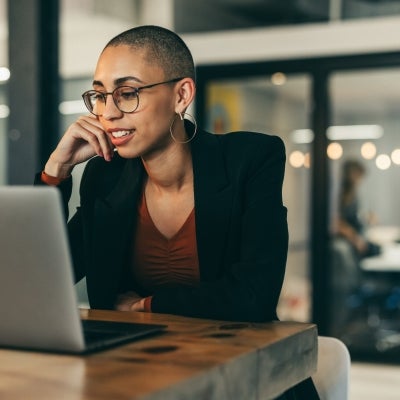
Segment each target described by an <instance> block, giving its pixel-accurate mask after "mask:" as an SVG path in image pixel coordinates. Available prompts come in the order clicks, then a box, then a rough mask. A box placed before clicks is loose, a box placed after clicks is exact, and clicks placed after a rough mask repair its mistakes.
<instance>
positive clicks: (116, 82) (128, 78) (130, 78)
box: [92, 76, 143, 87]
mask: <svg viewBox="0 0 400 400" xmlns="http://www.w3.org/2000/svg"><path fill="white" fill-rule="evenodd" d="M128 81H135V82H137V83H143V81H142V80H140V79H139V78H136V77H135V76H123V77H122V78H117V79H115V80H114V86H119V85H121V84H123V83H126V82H128ZM92 84H93V86H102V87H104V84H103V82H102V81H98V80H94V81H93V83H92Z"/></svg>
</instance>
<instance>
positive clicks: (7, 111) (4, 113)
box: [0, 104, 10, 118]
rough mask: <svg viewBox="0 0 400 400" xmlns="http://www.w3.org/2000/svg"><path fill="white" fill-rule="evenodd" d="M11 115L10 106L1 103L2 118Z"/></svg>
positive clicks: (0, 113)
mask: <svg viewBox="0 0 400 400" xmlns="http://www.w3.org/2000/svg"><path fill="white" fill-rule="evenodd" d="M9 115H10V108H9V107H8V106H6V105H5V104H0V118H7V117H8V116H9Z"/></svg>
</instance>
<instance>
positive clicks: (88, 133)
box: [77, 116, 114, 161]
mask: <svg viewBox="0 0 400 400" xmlns="http://www.w3.org/2000/svg"><path fill="white" fill-rule="evenodd" d="M77 122H78V124H79V125H80V126H81V128H82V129H83V130H82V132H81V134H82V137H83V138H84V139H85V140H87V142H88V143H90V144H91V145H92V147H93V149H94V150H95V151H96V154H97V155H99V156H101V157H104V158H105V159H106V160H108V161H110V160H111V158H112V156H113V153H114V146H113V145H112V143H111V141H110V139H109V137H108V135H107V133H106V132H104V130H103V128H102V126H101V124H100V122H99V121H98V120H97V119H96V118H93V117H90V116H85V117H81V118H80V119H79V120H78V121H77Z"/></svg>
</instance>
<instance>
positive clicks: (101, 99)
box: [84, 86, 139, 116]
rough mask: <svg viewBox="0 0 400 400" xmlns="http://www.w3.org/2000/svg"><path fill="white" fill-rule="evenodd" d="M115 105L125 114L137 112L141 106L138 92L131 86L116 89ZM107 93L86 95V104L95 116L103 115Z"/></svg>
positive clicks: (95, 92)
mask: <svg viewBox="0 0 400 400" xmlns="http://www.w3.org/2000/svg"><path fill="white" fill-rule="evenodd" d="M108 94H111V95H112V98H113V100H114V103H115V105H116V106H117V107H118V109H119V110H120V111H122V112H125V113H131V112H133V111H135V110H136V109H137V107H138V105H139V96H138V91H137V89H135V88H132V87H129V86H121V87H118V88H116V89H115V90H114V91H113V92H112V93H108ZM108 94H107V93H102V92H99V91H97V90H90V91H88V92H86V93H85V94H84V100H85V104H86V106H87V107H88V109H89V111H90V112H91V113H93V114H95V115H99V116H100V115H102V114H103V112H104V109H105V105H106V101H107V95H108Z"/></svg>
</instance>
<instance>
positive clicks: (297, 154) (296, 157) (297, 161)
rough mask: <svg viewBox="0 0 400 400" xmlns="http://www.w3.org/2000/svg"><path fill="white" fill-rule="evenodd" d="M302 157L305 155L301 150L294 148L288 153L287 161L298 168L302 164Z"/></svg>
mask: <svg viewBox="0 0 400 400" xmlns="http://www.w3.org/2000/svg"><path fill="white" fill-rule="evenodd" d="M304 158H305V156H304V154H303V153H302V152H301V151H299V150H295V151H292V153H290V156H289V163H290V165H291V166H292V167H294V168H300V167H302V166H303V165H304Z"/></svg>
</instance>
